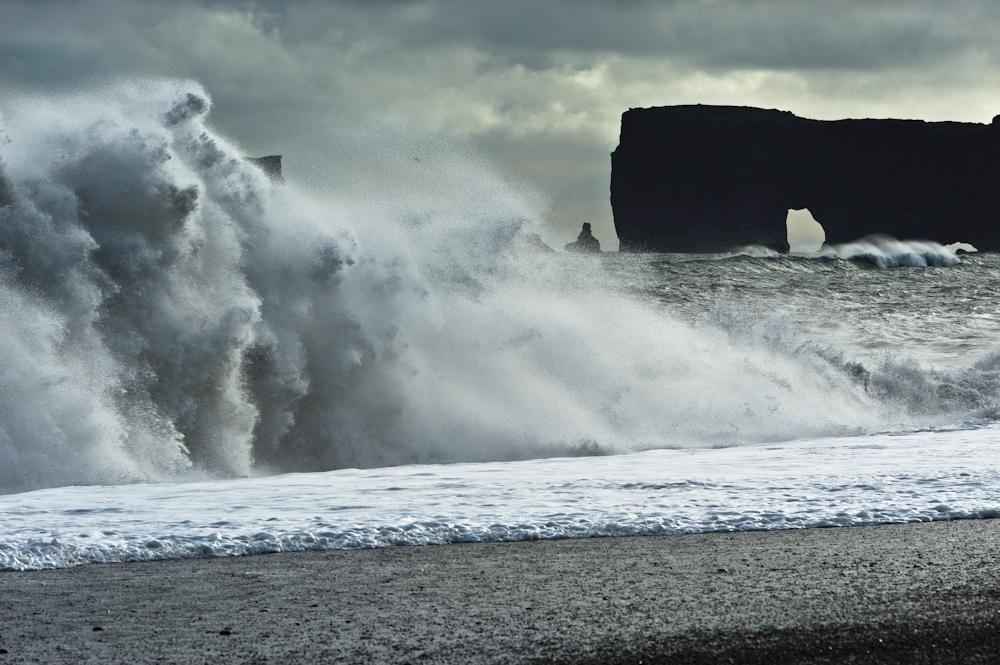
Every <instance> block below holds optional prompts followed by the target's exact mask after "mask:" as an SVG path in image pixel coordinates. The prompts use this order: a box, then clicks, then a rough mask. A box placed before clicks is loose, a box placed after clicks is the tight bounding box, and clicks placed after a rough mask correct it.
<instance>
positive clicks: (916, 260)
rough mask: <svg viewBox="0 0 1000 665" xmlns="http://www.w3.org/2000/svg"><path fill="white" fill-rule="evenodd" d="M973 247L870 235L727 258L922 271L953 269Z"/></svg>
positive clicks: (745, 250) (753, 248) (750, 249)
mask: <svg viewBox="0 0 1000 665" xmlns="http://www.w3.org/2000/svg"><path fill="white" fill-rule="evenodd" d="M975 251H977V250H976V248H975V247H973V246H972V245H970V244H969V243H965V242H955V243H951V244H949V245H941V244H940V243H936V242H932V241H929V240H896V239H895V238H892V237H890V236H886V235H871V236H867V237H865V238H862V239H861V240H856V241H854V242H848V243H843V244H839V245H823V247H822V248H821V249H820V250H819V251H817V252H812V253H808V254H782V253H781V252H777V251H775V250H773V249H771V248H770V247H765V246H763V245H747V246H745V247H740V248H739V249H737V250H735V251H734V252H733V253H732V254H730V255H728V256H749V257H752V258H760V259H773V258H780V257H794V258H808V259H828V260H831V259H840V260H843V261H857V262H860V263H866V264H869V265H872V266H874V267H876V268H901V267H906V268H925V267H928V266H953V265H956V264H958V263H960V262H961V259H960V258H959V256H958V253H959V252H970V253H971V252H975Z"/></svg>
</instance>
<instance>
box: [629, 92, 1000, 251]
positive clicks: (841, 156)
mask: <svg viewBox="0 0 1000 665" xmlns="http://www.w3.org/2000/svg"><path fill="white" fill-rule="evenodd" d="M998 203H1000V116H997V117H996V118H994V119H993V123H992V124H991V125H983V124H975V123H959V122H923V121H919V120H835V121H822V120H809V119H806V118H800V117H797V116H795V115H793V114H791V113H789V112H787V111H777V110H766V109H758V108H747V107H733V106H701V105H698V106H668V107H659V108H648V109H631V110H629V111H627V112H625V113H624V114H623V115H622V128H621V138H620V142H619V145H618V148H617V149H616V150H615V151H614V153H612V155H611V207H612V210H613V212H614V220H615V227H616V228H617V231H618V237H619V238H620V240H621V248H622V250H623V251H660V252H716V251H726V250H729V249H731V248H733V247H736V246H738V245H743V244H748V243H759V244H764V245H768V246H771V247H776V248H779V247H780V248H783V247H785V246H786V245H785V215H786V213H787V211H788V209H789V208H809V210H810V211H812V213H813V215H814V216H815V218H816V219H817V220H819V222H820V223H822V225H823V227H824V228H825V229H826V236H827V242H830V243H838V242H849V241H851V240H856V239H858V238H861V237H863V236H865V235H869V234H872V233H885V234H889V235H892V236H896V237H898V238H907V239H928V240H937V241H940V242H952V241H956V240H961V241H965V242H970V243H972V244H973V245H975V246H977V247H978V248H980V249H981V250H1000V205H998Z"/></svg>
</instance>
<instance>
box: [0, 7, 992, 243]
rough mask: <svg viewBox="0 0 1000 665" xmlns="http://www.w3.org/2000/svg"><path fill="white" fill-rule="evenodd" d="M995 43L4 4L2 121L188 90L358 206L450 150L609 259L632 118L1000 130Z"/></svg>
mask: <svg viewBox="0 0 1000 665" xmlns="http://www.w3.org/2000/svg"><path fill="white" fill-rule="evenodd" d="M998 35H1000V2H995V1H994V0H968V1H961V0H957V1H950V2H941V1H937V0H924V1H920V0H917V1H914V2H905V1H902V0H898V1H897V0H894V1H884V2H877V1H866V2H862V1H856V2H855V1H852V0H838V1H836V2H833V1H829V0H816V1H810V0H746V1H742V2H736V1H724V0H701V1H695V0H692V1H687V2H682V1H678V2H666V1H664V2H645V1H643V0H621V1H619V2H597V1H592V0H551V1H548V2H546V1H545V0H530V1H529V0H508V1H502V0H492V1H483V2H475V1H474V0H465V1H461V0H456V1H448V0H433V1H414V2H405V1H402V0H398V1H397V0H367V1H365V0H353V1H343V2H329V1H324V2H309V1H305V0H302V1H299V0H293V1H289V2H277V1H268V0H259V1H257V2H246V1H235V0H234V1H224V0H220V1H211V0H202V1H200V2H198V1H192V2H183V1H175V0H151V1H149V2H143V1H137V0H95V1H93V2H87V1H83V0H80V1H69V0H65V1H64V0H24V1H18V0H0V92H2V95H0V108H2V99H3V97H5V96H7V95H10V94H16V93H17V92H18V91H19V90H25V89H32V90H37V89H65V88H67V87H77V86H80V85H87V84H92V83H93V82H95V81H100V80H106V79H108V78H114V77H119V76H171V77H182V78H194V79H197V80H199V81H200V82H202V83H203V84H204V85H205V87H206V88H207V89H208V90H209V92H210V93H211V94H212V97H213V99H214V109H213V112H212V122H213V123H214V125H215V126H216V127H217V128H218V129H220V130H221V131H222V132H223V133H225V134H227V135H228V136H230V137H231V138H233V139H235V140H236V141H237V142H239V143H240V144H241V145H242V146H244V147H245V148H246V150H247V151H248V152H250V153H252V154H253V153H271V152H280V153H283V154H284V155H285V160H286V171H287V172H288V174H289V176H290V177H292V178H297V179H301V180H304V181H307V182H309V183H310V184H313V185H317V186H323V187H339V188H344V189H350V188H355V189H358V190H361V189H363V188H364V184H365V183H367V182H370V181H371V178H376V177H377V174H378V173H382V174H383V175H384V173H385V172H386V171H392V168H386V167H387V162H389V161H392V160H403V161H407V162H408V163H409V164H419V163H420V162H416V161H415V160H413V159H412V158H413V157H419V153H420V151H421V150H422V149H423V148H422V147H421V146H423V147H426V149H427V150H431V149H436V148H432V146H440V145H449V146H454V147H455V148H456V149H458V150H463V151H472V152H474V153H477V154H478V155H480V156H482V157H483V159H485V160H487V161H489V162H491V163H493V164H494V165H495V168H496V169H497V170H498V171H500V172H501V173H502V174H503V175H504V177H506V178H509V179H510V180H512V181H513V182H516V183H520V184H522V185H527V186H529V187H531V188H532V189H534V190H537V191H538V192H539V193H540V195H541V197H542V198H543V200H545V201H547V203H548V205H547V212H546V213H544V220H543V221H544V222H545V227H544V229H545V231H544V234H543V235H544V236H545V238H546V239H547V240H548V241H549V242H551V243H554V244H562V243H563V242H568V241H569V240H572V239H573V237H575V235H576V232H577V231H578V230H579V226H580V223H581V222H585V221H589V222H592V223H593V225H594V232H595V235H597V237H598V238H599V239H601V240H602V241H603V242H604V244H605V246H606V247H609V248H615V247H617V241H616V239H615V238H614V232H613V226H612V221H611V209H610V206H609V204H608V184H609V175H610V159H609V153H610V152H611V151H612V150H613V149H614V147H615V145H616V144H617V140H618V126H619V120H620V116H621V113H622V112H623V111H624V110H626V109H628V108H630V107H637V106H657V105H668V104H689V103H710V104H745V105H755V106H764V107H769V108H781V109H786V110H790V111H793V112H795V113H797V114H799V115H805V116H810V117H816V118H839V117H908V118H923V119H928V120H940V119H952V120H968V121H976V122H989V120H990V119H991V118H992V117H993V116H994V115H996V114H998V113H1000V39H998V37H997V36H998ZM414 153H417V154H414ZM412 168H418V167H416V166H414V167H412ZM368 174H371V178H369V175H368ZM381 186H385V183H382V185H381Z"/></svg>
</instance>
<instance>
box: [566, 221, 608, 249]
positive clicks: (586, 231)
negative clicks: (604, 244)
mask: <svg viewBox="0 0 1000 665" xmlns="http://www.w3.org/2000/svg"><path fill="white" fill-rule="evenodd" d="M566 251H567V252H580V253H582V254H600V253H601V243H600V241H598V240H597V238H595V237H594V234H593V233H591V232H590V222H584V223H583V228H582V229H580V235H578V236H577V237H576V241H575V242H571V243H569V244H568V245H566Z"/></svg>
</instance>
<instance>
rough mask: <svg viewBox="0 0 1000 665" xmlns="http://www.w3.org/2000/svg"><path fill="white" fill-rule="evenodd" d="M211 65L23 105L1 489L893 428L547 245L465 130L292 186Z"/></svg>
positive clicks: (12, 141) (10, 173)
mask: <svg viewBox="0 0 1000 665" xmlns="http://www.w3.org/2000/svg"><path fill="white" fill-rule="evenodd" d="M210 108H211V102H210V97H209V96H208V94H207V93H206V92H205V91H204V90H202V89H201V88H200V87H199V86H198V85H196V84H192V83H187V82H171V81H152V82H150V81H145V82H134V83H129V84H123V85H120V86H116V87H112V88H108V89H105V90H102V91H100V93H94V94H86V95H62V96H54V97H45V98H41V97H33V98H27V97H22V98H18V99H13V100H5V102H4V112H5V115H4V131H5V134H6V135H7V136H8V137H9V140H8V141H7V142H6V143H5V144H4V145H3V146H2V147H0V158H2V160H3V161H2V165H0V305H2V306H3V308H4V312H5V316H4V318H3V319H2V321H0V332H2V333H3V334H2V335H0V340H2V341H0V489H2V490H7V491H10V490H17V489H25V488H32V487H42V486H53V485H64V484H80V483H118V482H128V481H135V480H158V479H168V478H184V477H189V476H190V475H192V474H193V475H200V476H205V475H218V476H240V475H247V474H253V473H259V472H266V471H287V470H316V469H329V468H335V467H344V466H372V465H390V464H399V463H407V462H424V461H454V460H487V459H494V460H495V459H514V458H526V457H540V456H547V455H556V454H573V453H593V452H598V451H618V450H632V449H637V448H649V447H664V446H720V445H721V446H726V445H739V444H743V443H752V442H757V441H765V440H775V439H790V438H797V437H805V436H819V435H823V434H837V433H844V432H858V431H873V430H878V429H883V428H885V427H886V426H887V423H895V422H898V421H899V420H900V419H902V418H906V417H908V416H907V410H906V409H901V408H900V407H899V405H898V404H895V403H893V401H892V400H880V399H878V397H877V396H875V395H873V394H872V393H871V392H868V391H866V389H865V387H864V386H863V385H861V384H860V383H859V382H858V381H856V380H855V379H854V378H852V376H851V375H850V373H849V372H845V371H844V369H843V367H840V366H838V365H837V364H836V363H831V362H830V361H829V359H827V358H825V357H823V356H822V355H819V354H788V353H786V350H785V349H784V348H781V347H780V345H779V346H776V345H774V344H773V343H772V341H771V340H769V339H768V338H767V336H762V335H756V336H751V337H750V338H746V339H739V340H734V338H733V336H732V335H731V334H730V333H729V332H727V331H726V330H725V329H723V328H720V327H719V326H712V325H701V326H692V325H688V324H684V323H681V322H679V321H676V320H674V319H673V318H670V317H669V316H667V315H665V314H664V313H663V312H662V311H660V310H658V309H656V308H655V307H653V306H651V305H650V304H648V303H645V302H640V301H638V300H636V299H633V298H628V297H623V296H622V295H621V294H620V293H619V292H618V291H617V290H616V289H615V288H612V286H611V285H609V284H608V283H607V276H606V274H605V273H604V271H603V268H602V266H601V264H600V263H599V262H580V261H577V260H575V257H572V256H565V257H563V256H556V257H553V256H551V255H539V254H537V253H536V252H535V251H533V250H532V245H531V243H530V242H528V241H526V239H527V238H528V237H529V233H530V232H531V231H532V230H533V229H532V224H531V221H530V220H534V219H538V218H539V217H540V211H539V210H538V208H537V201H536V200H535V199H534V197H532V196H529V195H525V194H524V193H523V192H519V191H517V190H516V189H514V188H512V187H511V186H509V185H508V184H506V183H505V182H504V181H502V180H501V179H499V178H498V177H497V176H495V175H494V174H493V173H491V172H490V170H489V169H488V168H486V167H484V166H483V165H482V164H480V163H478V162H476V161H475V160H471V159H469V158H468V157H463V156H459V155H455V154H454V153H450V152H447V153H442V154H440V155H437V156H434V155H430V156H427V157H425V158H423V161H424V162H425V163H432V165H433V167H434V168H426V169H423V170H422V175H421V176H420V177H421V178H423V180H420V181H419V182H409V183H407V182H393V183H387V185H386V188H385V191H386V195H385V197H383V198H381V199H379V200H368V201H358V200H356V199H352V198H350V197H349V196H346V195H340V194H332V193H329V192H325V193H316V192H307V191H305V190H303V189H301V188H299V187H297V186H296V185H295V183H294V182H291V183H288V184H287V185H284V186H282V185H276V184H275V183H272V182H270V181H269V180H268V179H267V177H266V176H265V175H264V174H263V173H261V172H260V171H259V170H258V169H257V168H255V167H254V166H252V165H251V164H248V163H247V162H246V161H245V160H244V159H243V157H242V154H241V151H240V150H239V148H238V147H237V146H235V145H233V144H232V143H230V142H229V141H227V140H225V139H224V138H222V137H221V136H219V135H218V134H217V133H215V132H214V131H213V130H212V129H211V127H210V126H209V125H208V124H207V115H208V113H209V111H210Z"/></svg>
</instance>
